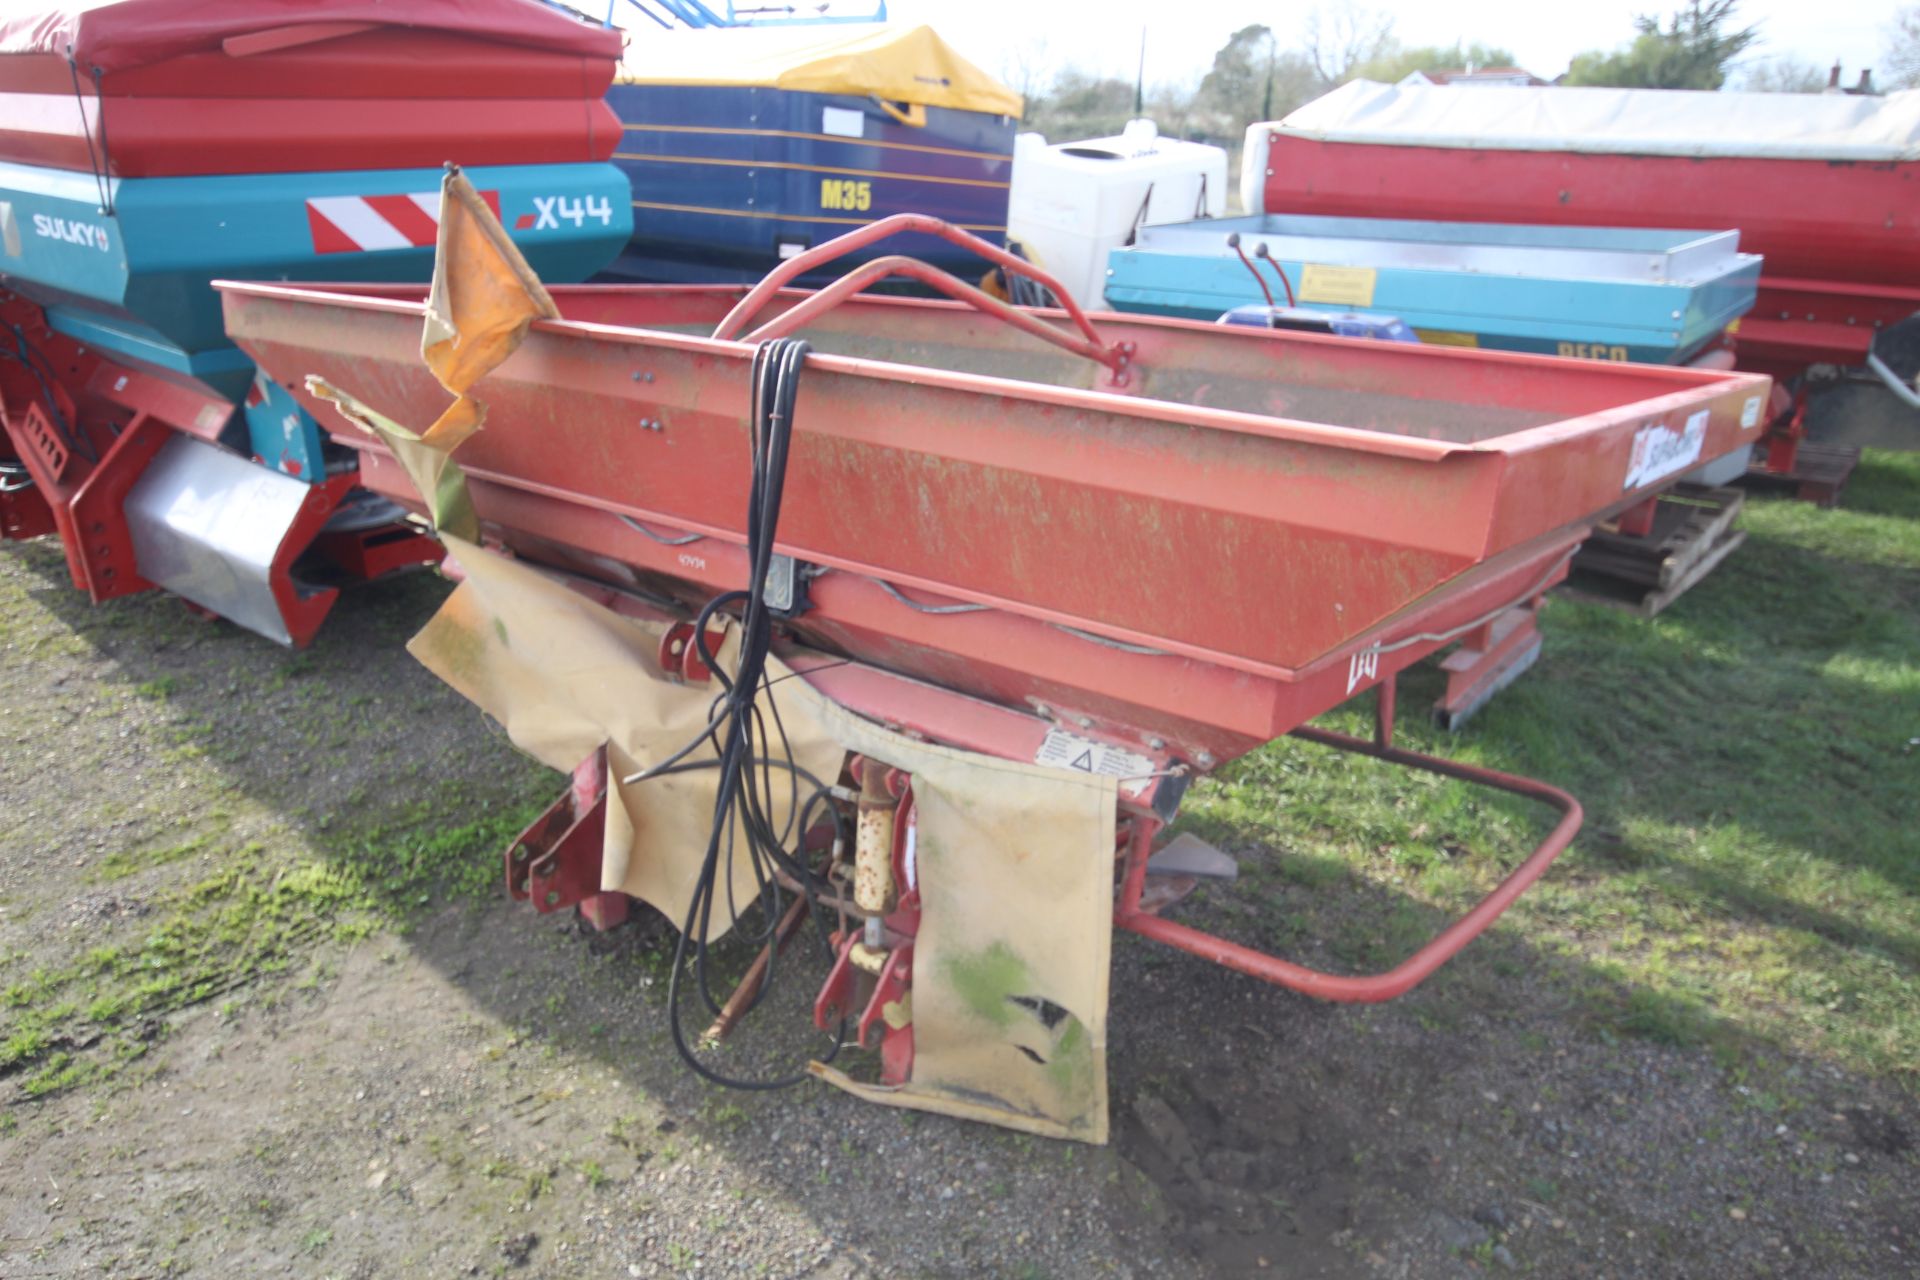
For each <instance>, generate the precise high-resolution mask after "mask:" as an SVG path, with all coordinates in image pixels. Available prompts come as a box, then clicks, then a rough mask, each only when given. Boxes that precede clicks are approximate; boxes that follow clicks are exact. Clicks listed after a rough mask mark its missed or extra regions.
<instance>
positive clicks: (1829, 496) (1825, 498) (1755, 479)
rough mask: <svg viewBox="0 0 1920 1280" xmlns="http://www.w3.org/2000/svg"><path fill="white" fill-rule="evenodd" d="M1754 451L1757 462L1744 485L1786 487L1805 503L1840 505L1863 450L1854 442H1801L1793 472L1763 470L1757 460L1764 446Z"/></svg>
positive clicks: (1774, 490)
mask: <svg viewBox="0 0 1920 1280" xmlns="http://www.w3.org/2000/svg"><path fill="white" fill-rule="evenodd" d="M1754 453H1755V456H1756V465H1755V466H1754V467H1753V468H1752V469H1751V470H1749V471H1748V472H1747V474H1746V475H1744V476H1742V477H1740V481H1741V483H1742V484H1744V485H1746V486H1747V487H1748V488H1749V489H1756V490H1770V491H1773V492H1776V493H1778V492H1780V491H1782V490H1786V491H1789V492H1791V493H1792V494H1793V496H1794V497H1796V498H1798V499H1800V500H1801V501H1802V502H1811V503H1814V504H1815V505H1816V506H1822V507H1832V506H1837V505H1839V502H1840V492H1841V490H1843V489H1845V488H1846V487H1847V481H1848V480H1850V479H1851V478H1852V477H1853V469H1854V468H1855V467H1857V466H1859V465H1860V450H1859V448H1858V447H1856V446H1853V445H1844V444H1810V443H1807V442H1805V441H1802V442H1801V445H1800V447H1799V448H1798V449H1795V450H1794V453H1793V470H1791V471H1767V470H1764V469H1763V468H1762V467H1761V466H1759V465H1757V460H1758V458H1760V457H1764V456H1765V454H1766V450H1765V448H1764V447H1763V448H1760V449H1756V450H1755V451H1754Z"/></svg>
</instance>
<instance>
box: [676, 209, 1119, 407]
mask: <svg viewBox="0 0 1920 1280" xmlns="http://www.w3.org/2000/svg"><path fill="white" fill-rule="evenodd" d="M903 231H919V232H922V233H924V234H926V235H930V236H938V237H940V238H941V239H942V240H945V241H947V242H948V243H950V244H956V245H959V246H960V247H961V248H963V249H971V250H973V251H974V252H975V253H977V254H979V255H980V256H981V257H983V258H985V259H986V260H987V261H989V262H991V263H993V264H994V265H995V266H997V267H999V268H1000V269H1001V270H1003V271H1011V272H1013V273H1014V274H1015V275H1023V276H1025V277H1027V279H1029V280H1032V281H1034V282H1036V283H1038V284H1040V285H1043V286H1045V287H1046V289H1047V291H1048V292H1049V293H1051V294H1052V295H1053V296H1054V297H1056V298H1058V299H1059V300H1060V305H1061V308H1062V309H1063V310H1065V311H1066V313H1067V318H1068V319H1069V320H1071V321H1073V324H1074V327H1075V328H1076V329H1078V330H1080V332H1081V334H1082V335H1083V336H1084V337H1085V338H1086V340H1087V346H1088V347H1090V348H1092V350H1093V351H1099V352H1102V353H1103V354H1101V355H1092V353H1091V351H1087V352H1082V353H1081V354H1083V355H1089V356H1090V358H1092V359H1095V360H1098V361H1100V363H1101V364H1104V365H1106V366H1107V367H1108V368H1110V369H1113V370H1115V371H1116V372H1118V371H1119V368H1120V365H1121V364H1124V363H1125V362H1126V361H1125V356H1124V354H1123V353H1120V352H1118V351H1115V350H1114V349H1113V348H1110V347H1109V346H1108V345H1107V343H1106V342H1105V340H1103V339H1102V338H1101V337H1100V331H1099V330H1098V329H1095V328H1094V327H1093V322H1092V321H1090V320H1088V319H1087V313H1086V312H1084V311H1082V310H1081V309H1080V304H1079V303H1077V302H1075V301H1074V300H1073V295H1072V294H1070V293H1068V292H1067V287H1066V286H1065V285H1063V284H1061V283H1060V282H1059V281H1058V280H1056V279H1054V278H1053V276H1051V275H1049V274H1047V273H1046V272H1045V271H1042V270H1041V269H1040V268H1038V267H1036V266H1034V265H1033V264H1032V263H1031V262H1028V261H1027V260H1026V259H1024V258H1021V257H1018V256H1016V255H1014V254H1011V253H1008V252H1007V251H1006V250H1005V249H1002V248H1001V247H1000V246H999V245H996V244H989V243H988V242H987V241H985V240H982V239H981V238H980V237H979V236H976V235H969V234H968V233H967V232H965V231H962V230H960V228H958V227H956V226H952V225H951V224H949V223H946V222H942V221H941V220H940V219H938V218H930V217H928V216H927V215H926V214H924V213H896V214H894V215H893V216H892V217H888V218H882V219H880V221H878V222H869V223H868V224H867V225H866V226H864V227H858V228H856V229H854V230H852V231H849V232H847V234H845V235H843V236H835V237H834V238H833V239H831V240H829V241H827V242H826V243H825V244H817V245H815V246H814V247H813V248H811V249H807V250H805V251H803V252H801V253H796V254H795V255H793V257H791V258H788V259H787V260H786V261H785V262H783V263H781V264H780V265H779V266H777V267H775V268H774V269H773V270H772V271H769V272H768V273H767V274H766V277H765V278H764V279H762V280H761V281H760V283H759V284H756V285H755V286H753V288H752V289H750V290H748V291H747V296H746V297H744V298H742V299H740V301H739V302H737V303H735V304H734V306H733V310H731V311H729V312H727V314H726V316H725V317H723V318H722V319H721V321H720V323H719V324H718V325H717V326H716V327H715V328H714V331H713V336H714V337H715V338H716V339H718V340H720V341H726V340H727V339H730V338H732V337H733V336H734V335H735V334H737V333H739V332H740V330H742V329H744V328H746V327H747V322H748V321H749V320H751V319H753V317H754V316H755V315H756V314H758V313H759V312H760V310H761V309H762V308H764V307H765V306H766V305H767V302H768V300H769V299H771V298H772V297H773V295H774V294H776V293H778V292H779V291H780V290H781V289H783V288H784V287H786V285H787V284H788V283H790V282H791V281H793V280H796V279H798V278H799V277H801V276H803V275H805V274H806V273H807V272H809V271H812V270H814V269H816V268H818V267H821V266H823V265H825V264H826V263H829V262H832V261H834V260H835V259H838V258H843V257H845V256H846V255H847V254H849V253H852V252H853V251H854V250H856V249H864V248H865V247H866V246H868V245H870V244H872V243H874V242H875V241H876V240H884V239H886V238H887V237H888V236H891V235H897V234H899V233H900V232H903ZM880 262H891V263H895V264H899V263H910V264H912V265H913V266H915V267H918V268H920V270H922V271H930V272H933V275H931V276H927V275H920V274H918V273H914V272H906V273H904V274H911V275H913V276H914V278H915V279H917V280H921V281H922V282H924V283H926V284H930V285H933V286H935V287H936V288H939V289H941V290H943V291H945V292H947V293H949V294H951V295H952V296H953V297H956V298H960V299H961V300H962V301H966V302H972V303H973V304H974V305H975V306H980V303H979V302H978V301H976V300H975V299H974V298H972V297H969V296H966V295H964V294H958V293H953V291H952V290H951V289H949V288H948V284H952V285H955V286H958V287H959V288H961V289H968V290H970V292H971V293H975V294H979V297H981V298H985V299H987V301H989V302H991V303H993V304H994V305H993V307H991V308H982V309H983V310H989V311H991V313H992V314H994V315H996V316H998V317H999V318H1000V319H1002V320H1009V321H1012V317H1013V316H1016V315H1018V316H1020V317H1022V318H1023V319H1032V317H1030V316H1027V315H1026V313H1025V312H1019V311H1015V310H1013V309H1012V308H1011V307H1007V306H1006V304H1005V303H1002V302H1000V301H999V300H998V299H997V298H992V297H990V296H989V295H987V294H984V293H980V291H979V290H977V289H971V286H969V285H965V284H962V283H961V282H960V281H958V280H955V279H954V278H953V277H952V276H950V275H948V274H947V273H946V272H944V271H937V270H935V269H934V268H932V267H928V266H927V265H926V264H925V263H922V262H920V261H918V260H917V259H914V258H906V257H898V256H895V257H890V258H881V259H878V260H877V261H876V262H873V263H869V264H867V265H868V267H872V266H877V265H878V264H879V263H880ZM892 269H898V268H897V265H896V267H895V268H892ZM862 270H865V268H862ZM855 274H856V275H857V274H859V272H856V273H855ZM880 274H882V275H885V274H887V272H881V273H880ZM935 277H938V278H935ZM871 278H872V277H869V279H871ZM842 283H844V281H843V282H842ZM836 287H837V286H836ZM858 288H859V286H857V285H856V286H855V287H854V288H853V289H849V290H846V291H844V292H842V293H841V294H839V295H838V296H837V297H836V298H835V302H838V301H839V300H840V299H842V298H845V297H847V296H849V295H850V294H852V293H854V292H856V291H857V290H858ZM1002 308H1004V310H1003V309H1002ZM822 309H823V310H824V308H822ZM788 314H789V315H791V314H792V313H791V312H789V313H788ZM1015 323H1017V322H1015ZM1033 323H1035V324H1036V325H1040V327H1041V328H1048V326H1046V325H1044V324H1041V322H1039V321H1037V320H1035V321H1033ZM1021 327H1022V328H1025V326H1024V325H1022V326H1021ZM763 332H764V330H763ZM1029 332H1031V330H1029ZM1056 340H1057V339H1056V338H1051V337H1050V338H1048V341H1056ZM1062 345H1065V344H1064V343H1063V344H1062ZM1070 349H1073V348H1070ZM1116 360H1118V361H1119V363H1115V361H1116Z"/></svg>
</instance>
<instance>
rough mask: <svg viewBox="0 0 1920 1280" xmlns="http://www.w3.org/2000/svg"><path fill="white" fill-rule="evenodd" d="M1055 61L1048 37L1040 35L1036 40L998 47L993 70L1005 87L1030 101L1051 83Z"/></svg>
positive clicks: (1055, 68)
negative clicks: (999, 50)
mask: <svg viewBox="0 0 1920 1280" xmlns="http://www.w3.org/2000/svg"><path fill="white" fill-rule="evenodd" d="M1054 63H1055V58H1054V56H1053V49H1052V47H1051V46H1049V45H1048V43H1047V38H1046V37H1045V36H1041V37H1040V38H1038V39H1037V40H1030V41H1028V42H1027V43H1025V44H1022V45H1014V46H1011V47H1009V48H1006V49H1003V50H1001V52H1000V60H999V63H998V64H997V66H996V67H995V69H994V73H995V74H996V75H998V76H999V77H1000V81H1001V83H1002V84H1004V85H1006V86H1007V88H1009V89H1011V90H1013V91H1014V92H1015V93H1017V94H1019V95H1020V96H1021V97H1023V98H1025V99H1027V100H1028V101H1029V102H1032V101H1033V100H1034V99H1035V98H1037V97H1039V96H1040V95H1042V94H1044V93H1045V92H1046V91H1047V86H1048V85H1050V84H1052V83H1053V77H1054V73H1055V71H1056V70H1058V68H1057V67H1055V65H1054Z"/></svg>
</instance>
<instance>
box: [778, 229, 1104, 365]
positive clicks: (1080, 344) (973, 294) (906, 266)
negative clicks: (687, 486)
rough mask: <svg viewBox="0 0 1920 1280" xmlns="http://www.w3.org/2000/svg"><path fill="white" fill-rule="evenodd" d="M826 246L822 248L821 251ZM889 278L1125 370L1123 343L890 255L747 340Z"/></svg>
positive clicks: (793, 324) (785, 329)
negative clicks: (1065, 327)
mask: <svg viewBox="0 0 1920 1280" xmlns="http://www.w3.org/2000/svg"><path fill="white" fill-rule="evenodd" d="M826 247H828V246H826V245H822V246H821V248H823V249H824V248H826ZM887 276H908V277H910V278H912V279H915V280H918V281H920V282H921V283H922V284H927V285H932V286H933V287H934V288H936V289H938V290H939V291H940V292H942V293H944V294H946V295H947V296H948V297H949V298H953V299H956V300H957V301H960V302H964V303H967V304H968V305H970V306H972V307H974V308H976V309H977V310H980V311H984V312H986V313H987V314H988V315H990V316H992V317H993V318H994V319H996V320H1004V321H1005V322H1006V323H1008V324H1010V325H1012V326H1013V327H1014V328H1016V329H1018V330H1020V331H1021V332H1022V333H1026V334H1031V335H1032V336H1034V337H1036V338H1038V339H1040V340H1041V341H1042V342H1051V343H1052V344H1053V345H1054V346H1056V347H1064V348H1065V349H1067V350H1068V351H1071V352H1073V353H1074V354H1075V355H1077V356H1085V357H1086V358H1087V359H1089V360H1094V361H1098V362H1099V363H1100V364H1103V365H1105V366H1107V368H1109V369H1111V370H1113V372H1114V373H1115V374H1116V375H1118V374H1119V373H1120V372H1121V371H1122V370H1123V369H1125V368H1126V366H1127V359H1128V355H1127V348H1126V344H1124V343H1120V344H1116V345H1113V346H1108V345H1106V344H1104V343H1102V342H1099V341H1097V340H1095V341H1088V340H1087V339H1084V338H1076V337H1074V336H1073V335H1072V334H1068V333H1062V332H1061V331H1060V330H1058V329H1056V328H1054V327H1053V326H1052V325H1050V324H1048V323H1047V322H1046V321H1044V320H1041V319H1038V318H1037V317H1035V316H1033V315H1032V314H1030V313H1028V312H1026V311H1022V310H1020V309H1019V308H1018V307H1015V306H1013V305H1012V304H1010V303H1006V302H1002V301H1000V299H998V298H996V297H994V296H993V295H992V294H990V293H987V292H986V291H985V290H982V289H976V288H974V287H973V286H972V285H970V284H968V283H967V282H966V281H964V280H956V279H955V278H954V277H952V276H950V275H948V274H947V273H946V272H944V271H942V270H940V268H938V267H931V266H928V265H927V264H926V263H924V262H922V261H920V260H919V259H918V258H908V257H903V256H902V255H900V254H892V255H890V256H888V257H885V258H875V259H874V260H873V261H871V262H868V263H863V264H862V265H861V266H859V267H856V268H854V270H852V271H850V272H848V273H847V274H846V275H844V276H841V277H840V278H839V279H838V280H836V281H834V282H833V283H832V284H830V285H828V286H827V287H826V288H824V289H822V290H820V292H818V293H816V294H814V295H813V296H812V297H810V298H808V299H807V300H806V301H805V302H802V303H801V304H800V305H799V306H797V307H794V308H793V309H792V310H790V311H787V312H786V313H784V314H783V315H781V316H779V317H777V318H776V319H773V320H769V321H768V322H767V323H766V324H763V325H761V326H760V327H759V328H758V329H755V330H754V331H753V332H752V333H750V334H748V335H747V336H746V341H748V342H765V341H767V340H768V339H769V338H779V337H783V336H785V335H786V334H789V333H792V332H793V331H794V330H795V329H799V328H801V327H803V326H805V325H807V324H809V323H811V322H812V321H813V320H814V319H815V318H816V317H818V316H820V315H821V314H823V313H824V312H827V311H831V310H833V308H835V307H837V306H839V305H840V304H841V303H842V302H845V301H846V300H847V299H848V298H850V297H852V296H853V295H854V294H856V293H858V292H860V291H861V290H862V289H864V288H866V287H867V286H868V285H870V284H872V283H873V282H874V281H876V280H881V279H884V278H886V277H887Z"/></svg>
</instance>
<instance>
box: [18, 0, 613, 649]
mask: <svg viewBox="0 0 1920 1280" xmlns="http://www.w3.org/2000/svg"><path fill="white" fill-rule="evenodd" d="M619 53H620V39H619V36H618V34H617V33H614V32H608V31H604V30H601V29H599V28H597V27H593V26H589V25H587V24H585V23H582V22H579V21H576V20H574V19H573V18H571V17H568V16H566V15H564V14H561V13H558V12H555V11H553V10H551V9H548V8H546V7H544V6H542V5H540V4H538V3H536V2H535V0H465V2H464V3H461V4H457V5H450V4H445V3H435V2H434V0H384V2H381V3H371V2H366V0H333V2H332V3H321V2H320V0H283V2H281V3H275V4H260V3H250V2H249V0H42V2H41V3H37V4H32V5H27V4H14V5H9V6H6V7H5V11H4V12H0V102H4V103H5V104H6V106H5V110H4V112H0V539H20V540H25V539H30V538H38V537H42V536H45V535H48V534H53V535H55V536H57V537H58V538H59V539H60V542H61V544H62V546H63V548H64V550H65V552H66V559H67V566H68V571H69V573H70V575H71V577H72V579H73V584H74V586H76V587H78V588H79V589H81V590H83V591H85V592H87V594H88V595H89V596H90V597H91V598H92V599H93V600H94V601H95V602H96V603H98V602H101V601H105V600H109V599H114V598H117V597H120V596H124V595H129V594H133V593H136V592H142V591H148V590H153V589H155V588H159V589H163V590H167V591H171V592H173V593H174V594H176V595H179V596H181V597H183V598H184V599H186V600H187V601H188V602H189V603H191V604H192V605H193V606H194V607H195V608H197V609H199V610H201V611H202V612H204V613H208V614H215V615H219V616H221V617H225V618H228V619H230V620H231V621H233V622H235V623H237V624H238V625H240V626H244V627H246V628H248V629H249V630H252V631H256V632H258V633H260V634H261V635H264V636H267V637H269V638H270V639H273V640H276V641H279V642H280V643H282V644H288V645H295V646H299V645H304V644H306V643H307V641H308V640H309V639H310V638H311V637H312V635H313V633H314V631H315V629H316V628H317V627H318V626H319V625H320V623H321V620H322V619H323V618H324V617H325V615H326V613H327V611H328V609H329V608H330V607H331V606H332V604H333V602H334V600H335V598H336V596H337V595H338V591H339V588H340V586H341V585H343V584H344V583H346V582H350V581H354V580H359V579H364V578H370V577H376V576H379V575H381V574H383V573H386V572H388V571H391V570H396V569H401V568H405V567H409V566H414V565H420V564H428V563H432V562H433V561H434V560H436V559H437V558H438V555H439V549H438V547H437V546H435V544H434V543H433V541H432V539H430V538H427V537H423V536H421V535H420V532H419V530H417V529H416V528H414V527H413V526H412V525H411V524H409V523H407V522H405V521H404V520H402V519H401V518H400V517H401V516H402V514H403V513H401V512H400V511H398V510H397V509H396V508H394V507H393V505H392V504H391V503H389V502H385V501H372V500H370V495H368V494H367V493H366V492H365V491H364V490H361V489H360V488H359V487H358V482H357V477H356V476H355V475H354V472H353V468H352V462H353V459H354V455H353V454H352V453H351V452H350V451H343V450H339V449H336V448H333V447H331V446H329V445H327V444H326V442H325V441H324V439H323V437H322V435H321V432H320V430H319V428H318V426H317V425H316V424H315V423H314V422H313V420H312V419H311V418H310V417H308V416H307V415H306V413H305V412H304V411H303V410H302V409H301V408H300V407H299V405H298V404H296V403H295V402H294V400H293V399H292V397H291V396H290V395H289V394H288V393H287V391H286V390H285V389H284V388H282V387H280V386H279V385H277V384H276V383H275V382H274V381H273V380H272V379H271V378H270V377H266V376H263V375H261V374H259V372H258V371H257V370H256V369H255V368H254V366H253V364H252V363H251V362H250V361H248V360H247V358H246V357H245V356H244V355H243V354H242V353H241V352H240V351H238V350H236V349H235V348H234V346H233V344H232V343H231V342H229V341H228V340H227V336H226V334H225V333H224V332H223V331H222V329H221V323H220V303H219V299H218V298H217V297H216V296H215V295H214V293H213V290H212V289H211V288H210V287H209V282H210V281H211V280H212V278H213V277H214V276H219V275H239V276H245V277H247V278H249V279H256V280H285V279H290V278H292V279H302V280H321V279H335V280H338V279H356V280H366V279H378V280H424V279H426V278H427V276H428V274H429V272H430V271H431V269H432V264H433V257H434V244H435V241H436V239H437V238H438V236H439V233H440V224H441V221H442V214H443V210H442V208H441V206H440V200H439V193H438V191H437V188H438V186H439V182H440V175H441V169H442V163H443V162H444V161H455V162H458V163H461V164H466V165H471V166H473V167H472V168H471V170H470V172H471V174H472V176H473V178H474V184H473V188H472V189H473V193H474V199H475V201H476V202H478V203H481V204H484V205H485V206H486V207H487V208H488V210H489V211H490V213H489V216H499V217H503V218H504V219H505V220H506V222H507V223H508V224H509V225H510V226H511V227H512V228H513V231H512V234H513V235H514V236H515V237H517V238H518V240H519V241H520V243H521V245H522V246H523V247H524V249H525V252H526V253H527V254H528V256H529V257H530V258H532V259H533V260H534V261H535V262H536V263H538V264H539V267H540V269H541V270H542V271H544V272H546V273H547V274H548V275H549V276H552V277H554V278H559V279H572V280H583V279H585V278H587V277H588V276H590V275H592V274H593V272H594V271H595V270H597V269H598V268H599V267H601V266H602V265H604V264H605V263H606V262H608V261H610V260H611V259H612V257H613V255H614V254H615V253H616V252H618V251H619V248H620V246H621V245H623V244H625V243H626V239H627V236H628V234H629V233H630V231H631V228H632V210H631V209H630V208H629V196H628V192H627V184H626V180H625V178H623V177H622V176H621V174H620V172H619V171H618V170H617V169H615V168H613V167H612V166H611V165H609V164H607V163H605V161H606V159H607V157H608V156H609V155H610V154H611V153H612V151H613V147H614V144H615V141H616V139H617V137H618V136H619V121H618V119H616V118H615V117H614V115H613V113H612V112H611V111H610V110H609V109H608V108H607V106H606V104H605V103H604V102H602V101H601V100H600V98H601V94H602V93H604V92H605V89H606V86H607V84H608V82H609V81H610V80H611V79H612V76H613V68H614V63H615V61H616V60H617V59H618V57H619ZM450 216H451V215H450Z"/></svg>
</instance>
